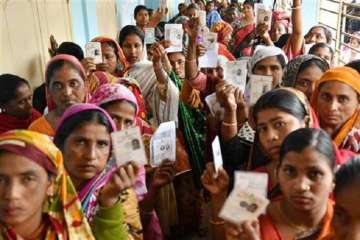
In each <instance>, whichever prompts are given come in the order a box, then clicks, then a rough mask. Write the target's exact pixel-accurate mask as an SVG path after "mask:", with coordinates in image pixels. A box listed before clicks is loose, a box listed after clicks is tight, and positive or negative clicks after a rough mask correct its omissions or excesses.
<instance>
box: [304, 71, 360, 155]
mask: <svg viewBox="0 0 360 240" xmlns="http://www.w3.org/2000/svg"><path fill="white" fill-rule="evenodd" d="M359 79H360V74H359V73H358V72H357V71H356V70H354V69H352V68H350V67H336V68H332V69H330V70H328V71H326V72H325V73H324V75H322V77H321V78H320V80H319V81H317V82H316V85H315V90H314V93H313V96H312V99H311V104H312V106H313V108H314V109H315V112H317V111H318V110H317V102H318V97H319V89H320V87H321V85H322V84H323V83H325V82H330V81H339V82H341V83H344V84H347V85H348V86H350V87H352V88H353V89H354V91H355V92H356V93H357V94H358V95H359V94H360V81H359ZM359 134H360V114H359V110H356V111H355V112H354V114H353V115H352V116H351V117H350V118H349V119H348V120H347V121H346V122H345V123H344V125H343V126H342V127H341V129H340V130H339V131H338V133H337V134H336V136H335V137H333V141H334V142H335V144H336V145H337V146H338V147H339V148H344V147H347V144H348V141H349V140H350V139H351V138H353V137H355V139H356V142H357V145H358V151H357V152H359V141H360V140H359V139H358V137H357V135H359Z"/></svg>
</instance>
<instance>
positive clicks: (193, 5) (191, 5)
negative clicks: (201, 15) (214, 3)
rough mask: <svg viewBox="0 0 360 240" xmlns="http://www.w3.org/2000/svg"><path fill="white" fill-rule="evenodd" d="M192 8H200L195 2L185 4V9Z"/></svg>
mask: <svg viewBox="0 0 360 240" xmlns="http://www.w3.org/2000/svg"><path fill="white" fill-rule="evenodd" d="M192 8H194V9H196V10H200V7H199V5H198V4H197V3H191V4H189V6H187V8H186V10H189V9H192Z"/></svg>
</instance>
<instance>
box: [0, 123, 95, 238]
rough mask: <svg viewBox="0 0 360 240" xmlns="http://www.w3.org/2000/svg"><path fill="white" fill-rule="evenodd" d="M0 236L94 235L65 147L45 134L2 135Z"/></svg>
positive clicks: (82, 236)
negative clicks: (66, 161) (70, 173)
mask: <svg viewBox="0 0 360 240" xmlns="http://www.w3.org/2000/svg"><path fill="white" fill-rule="evenodd" d="M0 222H1V224H0V239H4V240H5V239H7V240H17V239H39V240H40V239H49V240H55V239H69V240H71V239H95V238H94V236H93V235H92V232H91V229H90V227H89V224H88V222H87V220H86V218H85V217H84V215H83V213H82V211H81V205H80V202H79V201H78V200H77V194H76V191H75V189H74V186H73V185H72V182H71V181H70V178H69V177H67V175H66V173H65V171H64V166H63V159H62V155H61V152H60V150H59V149H58V148H56V147H55V145H54V144H53V142H52V141H51V140H50V139H49V138H48V137H47V136H45V135H42V134H39V133H36V132H31V131H28V130H12V131H9V132H6V133H4V134H2V135H0Z"/></svg>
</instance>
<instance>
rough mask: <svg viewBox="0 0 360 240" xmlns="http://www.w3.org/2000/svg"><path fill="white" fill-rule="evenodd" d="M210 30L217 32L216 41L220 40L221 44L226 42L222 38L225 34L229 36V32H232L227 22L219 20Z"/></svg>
mask: <svg viewBox="0 0 360 240" xmlns="http://www.w3.org/2000/svg"><path fill="white" fill-rule="evenodd" d="M211 31H212V32H215V33H217V34H218V35H217V37H218V39H217V41H218V42H220V43H222V44H228V43H227V42H224V39H225V37H227V36H231V34H232V32H233V28H232V26H231V25H230V24H229V23H227V22H225V21H223V20H221V21H219V22H217V23H215V24H214V25H213V26H212V28H211Z"/></svg>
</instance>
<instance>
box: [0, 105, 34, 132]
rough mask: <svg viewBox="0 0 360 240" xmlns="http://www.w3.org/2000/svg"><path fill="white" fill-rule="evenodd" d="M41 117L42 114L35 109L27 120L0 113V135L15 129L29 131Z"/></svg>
mask: <svg viewBox="0 0 360 240" xmlns="http://www.w3.org/2000/svg"><path fill="white" fill-rule="evenodd" d="M39 117H41V114H40V113H39V112H38V111H36V110H35V109H34V108H33V109H32V111H31V115H30V116H29V117H28V118H25V119H21V118H18V117H15V116H12V115H9V114H7V113H6V112H4V113H0V134H1V133H4V132H7V131H10V130H14V129H27V128H28V127H29V126H30V124H31V123H32V122H33V121H35V120H36V119H38V118H39Z"/></svg>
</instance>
